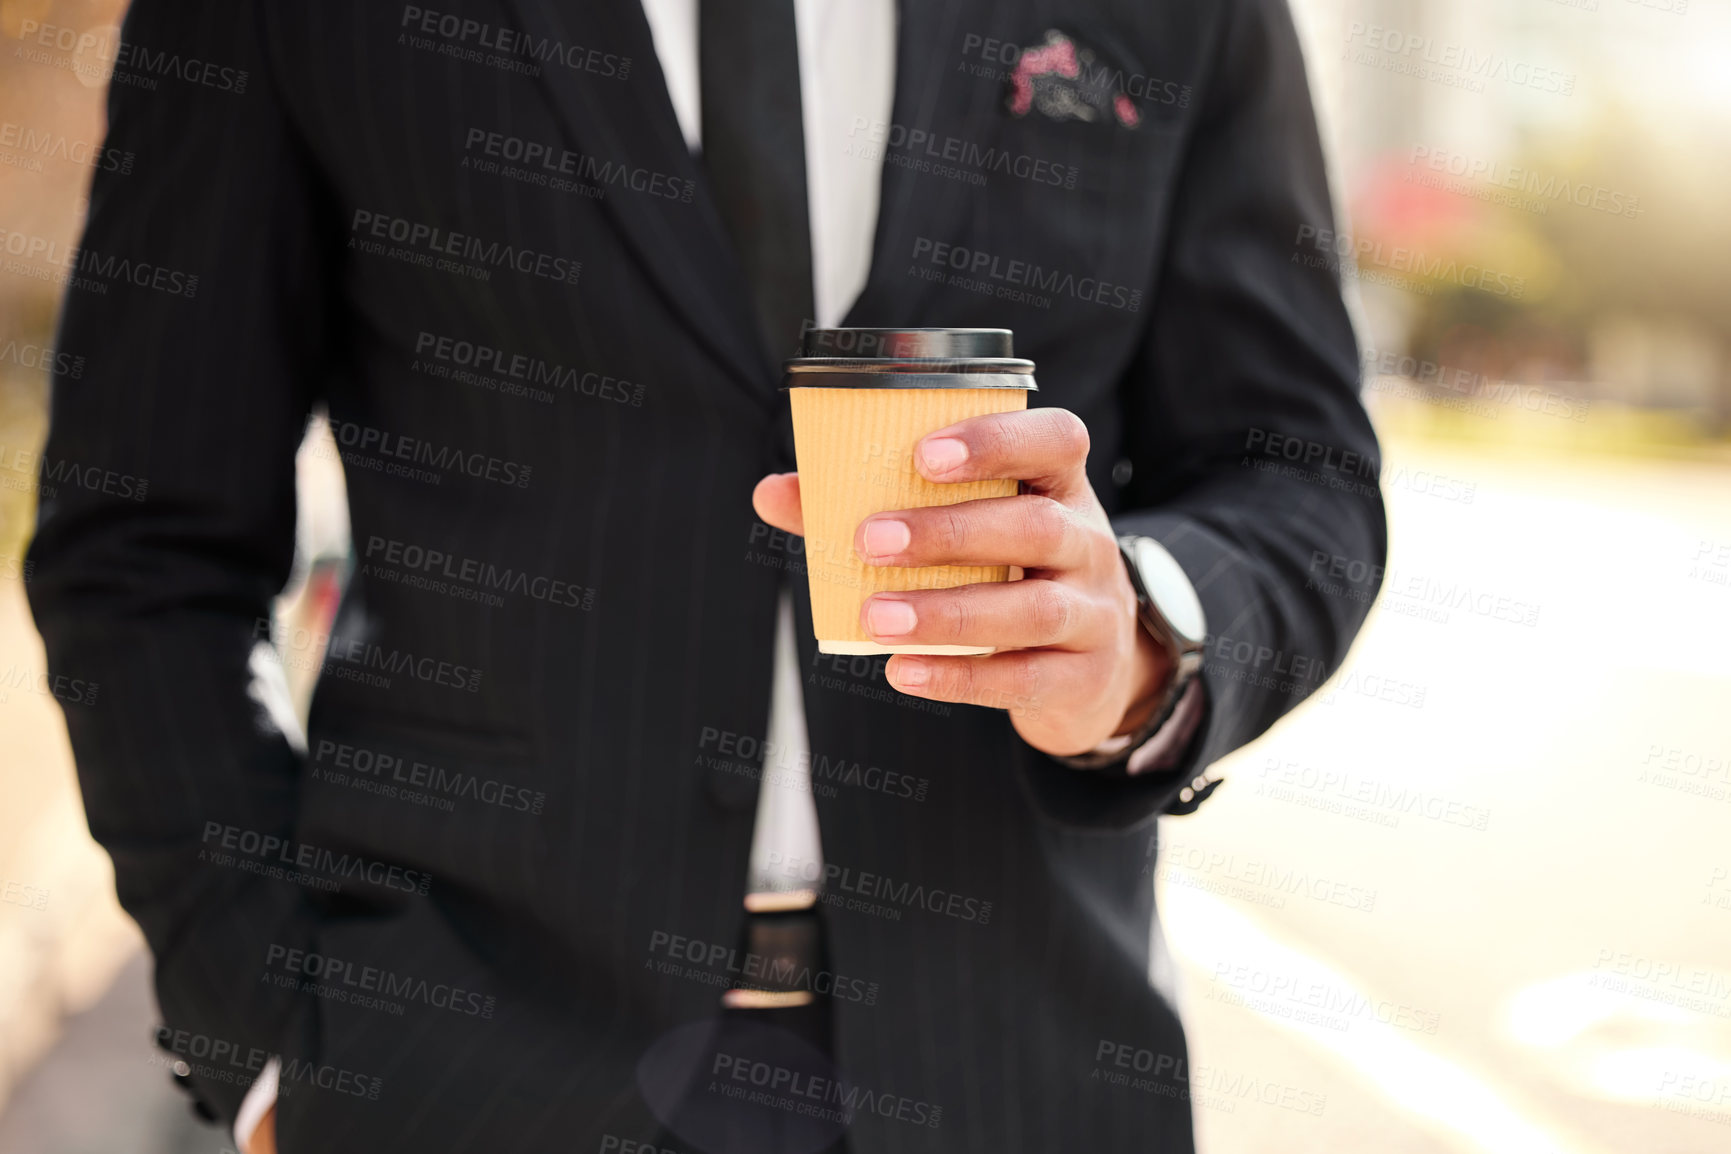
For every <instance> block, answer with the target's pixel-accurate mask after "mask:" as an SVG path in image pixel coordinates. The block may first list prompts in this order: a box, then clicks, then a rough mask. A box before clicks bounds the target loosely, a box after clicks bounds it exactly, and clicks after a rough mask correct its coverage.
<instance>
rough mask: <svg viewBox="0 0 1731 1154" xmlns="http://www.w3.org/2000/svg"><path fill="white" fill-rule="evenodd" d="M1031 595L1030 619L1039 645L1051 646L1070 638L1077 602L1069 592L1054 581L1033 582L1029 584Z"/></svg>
mask: <svg viewBox="0 0 1731 1154" xmlns="http://www.w3.org/2000/svg"><path fill="white" fill-rule="evenodd" d="M1029 593H1030V594H1031V595H1032V601H1031V603H1030V604H1029V606H1028V617H1029V621H1030V624H1031V625H1032V626H1033V634H1034V636H1035V637H1036V638H1037V639H1038V643H1039V644H1041V645H1050V644H1051V643H1053V642H1055V641H1061V640H1063V639H1064V638H1066V637H1068V636H1069V635H1070V632H1071V629H1072V626H1073V625H1074V623H1075V616H1076V602H1075V599H1074V598H1073V597H1072V596H1071V595H1070V592H1069V590H1067V589H1065V588H1064V587H1063V586H1062V585H1059V584H1058V583H1057V582H1054V581H1033V582H1029Z"/></svg>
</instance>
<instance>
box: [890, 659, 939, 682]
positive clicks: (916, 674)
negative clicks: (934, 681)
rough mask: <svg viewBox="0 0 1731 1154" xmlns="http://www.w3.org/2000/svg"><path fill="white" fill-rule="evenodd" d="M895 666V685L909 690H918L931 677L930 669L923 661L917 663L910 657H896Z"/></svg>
mask: <svg viewBox="0 0 1731 1154" xmlns="http://www.w3.org/2000/svg"><path fill="white" fill-rule="evenodd" d="M895 665H896V670H895V679H896V684H897V685H905V686H907V687H908V688H909V689H918V688H920V687H921V686H922V685H924V684H925V683H926V680H927V678H929V677H930V676H931V667H930V666H929V665H927V664H926V663H925V662H924V661H917V660H915V659H914V658H911V657H898V658H897V659H896V663H895Z"/></svg>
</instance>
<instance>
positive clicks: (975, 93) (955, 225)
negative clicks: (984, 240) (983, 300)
mask: <svg viewBox="0 0 1731 1154" xmlns="http://www.w3.org/2000/svg"><path fill="white" fill-rule="evenodd" d="M897 7H898V11H899V15H898V17H897V31H896V85H895V89H896V90H895V96H894V98H893V101H892V104H893V109H892V111H891V113H890V120H891V122H892V123H894V124H897V125H900V126H902V127H903V128H904V129H906V130H908V131H909V132H910V133H911V132H912V131H913V130H915V129H924V130H927V131H930V132H933V133H937V134H941V135H946V136H947V135H954V136H958V137H961V138H962V139H964V140H967V141H969V142H972V143H976V144H978V145H979V146H980V147H981V148H988V147H990V146H991V145H993V144H994V143H996V141H997V139H998V133H999V130H1000V129H1001V127H1002V124H1003V113H1002V106H1003V99H1004V98H1003V92H1002V91H1001V90H1000V89H999V88H997V87H995V86H993V85H990V84H982V83H981V82H979V81H978V80H975V79H973V78H971V77H970V78H968V79H967V81H966V82H965V83H966V84H968V85H969V88H968V90H967V92H966V96H967V100H966V103H965V105H960V104H957V102H956V101H955V93H953V92H947V91H946V86H954V85H956V84H957V83H958V81H957V72H956V65H957V64H958V63H959V62H960V59H961V58H960V57H959V56H958V55H957V52H958V51H959V46H960V44H961V39H962V35H963V33H964V32H965V30H966V29H967V28H970V27H978V26H979V23H980V14H979V13H978V12H977V11H972V6H970V5H965V4H940V3H935V2H934V0H900V2H899V3H898V5H897ZM970 12H971V13H972V14H971V16H970ZM970 19H971V20H972V23H970V22H969V21H970ZM958 108H959V109H960V111H959V112H958ZM888 147H889V146H888V144H887V143H886V144H885V148H886V150H887V149H888ZM917 155H918V154H915V156H916V157H917ZM992 179H994V177H992V176H990V175H988V176H987V180H988V181H990V180H992ZM976 197H977V189H976V187H975V186H974V185H972V184H970V183H968V182H967V181H963V180H950V179H946V178H944V177H939V176H933V175H931V174H930V173H922V172H916V171H914V169H913V167H912V166H910V165H903V164H896V163H894V162H893V161H892V160H891V158H890V157H889V156H886V157H885V161H884V166H883V181H882V184H881V185H880V187H879V196H878V220H877V229H876V232H875V233H874V234H873V238H872V265H871V272H870V274H869V275H868V276H867V278H866V287H865V289H864V290H863V291H862V292H861V293H860V295H859V298H858V299H857V300H855V301H854V303H853V305H852V307H851V308H849V309H848V314H847V316H846V317H845V318H844V319H843V320H842V322H841V323H842V325H843V326H844V327H855V326H859V327H870V326H874V325H909V324H916V323H927V324H929V323H937V321H940V320H941V318H936V319H934V318H931V317H929V316H928V315H927V314H926V311H925V309H924V308H923V302H924V301H926V300H927V299H928V298H929V297H931V296H932V295H934V294H935V293H936V292H937V291H938V287H939V286H938V285H936V284H934V283H933V282H930V281H924V280H917V279H914V278H912V277H909V276H907V275H906V273H907V266H908V255H909V250H908V248H907V247H906V246H907V245H908V243H909V242H910V240H911V239H912V238H913V237H915V236H930V237H934V238H936V239H939V240H948V241H957V240H960V239H962V233H961V231H960V230H961V228H962V225H963V224H964V223H965V222H966V220H967V216H968V213H969V211H970V210H971V209H973V208H975V207H976V206H977V204H978V201H977V199H976Z"/></svg>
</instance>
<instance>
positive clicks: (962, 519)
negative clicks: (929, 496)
mask: <svg viewBox="0 0 1731 1154" xmlns="http://www.w3.org/2000/svg"><path fill="white" fill-rule="evenodd" d="M927 520H928V522H929V525H930V529H931V541H930V548H931V551H932V552H934V553H936V554H938V555H939V556H943V557H954V556H958V555H960V554H961V552H962V551H963V550H964V549H966V548H967V545H968V540H969V538H970V537H971V536H972V534H973V527H972V525H971V523H970V520H971V519H970V518H969V516H968V514H966V513H964V512H962V511H961V509H960V507H958V506H956V505H946V506H944V507H942V508H939V509H934V510H932V512H931V513H930V514H929V516H928V517H927Z"/></svg>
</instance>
